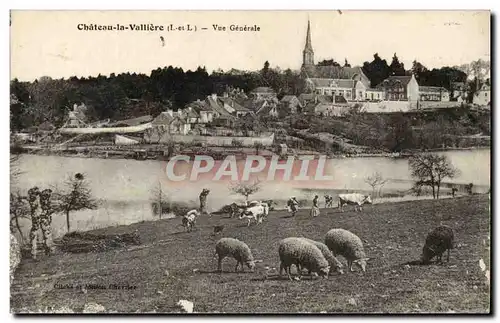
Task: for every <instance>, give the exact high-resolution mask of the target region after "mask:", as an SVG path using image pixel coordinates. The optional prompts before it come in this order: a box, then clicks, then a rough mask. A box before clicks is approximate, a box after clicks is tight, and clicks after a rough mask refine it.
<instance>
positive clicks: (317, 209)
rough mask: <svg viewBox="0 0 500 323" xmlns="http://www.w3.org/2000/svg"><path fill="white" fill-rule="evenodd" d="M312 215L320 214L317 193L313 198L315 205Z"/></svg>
mask: <svg viewBox="0 0 500 323" xmlns="http://www.w3.org/2000/svg"><path fill="white" fill-rule="evenodd" d="M311 215H312V216H313V217H317V216H318V215H319V196H318V195H315V196H314V199H313V205H312V208H311Z"/></svg>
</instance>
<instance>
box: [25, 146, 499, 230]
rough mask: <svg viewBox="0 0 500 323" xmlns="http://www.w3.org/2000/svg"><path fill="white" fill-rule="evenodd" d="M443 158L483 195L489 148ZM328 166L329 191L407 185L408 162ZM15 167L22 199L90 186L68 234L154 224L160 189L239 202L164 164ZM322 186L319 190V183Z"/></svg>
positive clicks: (56, 221) (39, 161)
mask: <svg viewBox="0 0 500 323" xmlns="http://www.w3.org/2000/svg"><path fill="white" fill-rule="evenodd" d="M442 154H444V155H446V156H448V158H449V159H450V161H451V163H452V164H453V165H454V166H455V167H456V168H458V169H459V171H460V174H459V175H458V176H457V177H456V178H454V179H453V182H455V183H463V184H467V183H473V184H474V185H475V186H478V187H479V186H483V187H484V188H486V190H487V189H488V188H489V185H490V168H491V166H490V149H477V150H457V151H446V152H442ZM329 165H330V170H331V173H330V174H331V175H332V176H333V180H332V181H330V182H329V183H328V184H327V185H326V187H328V188H331V189H332V191H333V190H348V191H355V190H370V189H371V188H370V187H369V186H368V185H367V184H366V183H365V178H366V177H367V176H370V175H372V174H373V173H374V172H375V171H377V172H380V173H381V174H382V177H383V178H385V179H389V181H388V183H387V184H386V185H385V186H384V192H389V191H404V190H407V189H408V188H409V187H410V186H411V182H410V180H411V176H410V172H409V169H408V160H407V159H399V158H397V159H394V158H387V157H362V158H344V159H333V160H330V161H329ZM19 167H20V170H21V171H22V172H23V173H22V175H21V176H20V178H19V180H18V184H17V187H18V188H19V189H20V191H21V192H22V193H23V194H26V192H27V190H28V189H29V188H30V187H32V186H35V185H36V186H38V187H40V188H42V189H43V188H47V187H56V188H63V187H64V181H65V179H67V178H68V176H70V175H71V174H74V173H77V172H81V173H85V174H86V178H87V179H88V182H89V187H90V189H91V190H92V193H93V195H94V196H95V197H96V198H98V199H99V200H101V204H100V207H99V208H98V209H97V210H85V211H79V212H74V213H72V215H71V227H72V230H88V229H94V228H101V227H106V226H113V225H122V224H130V223H134V222H139V221H143V220H153V219H155V218H156V216H155V215H154V214H153V212H152V209H151V199H152V195H153V192H154V190H155V188H157V187H158V186H159V185H162V189H163V190H164V191H165V192H166V195H167V196H168V197H169V199H171V200H174V201H183V202H189V203H191V204H192V205H193V207H196V206H197V203H198V202H197V200H198V195H199V193H200V191H201V189H202V188H203V187H208V188H210V190H211V192H210V195H209V198H208V208H209V209H211V210H216V209H218V208H220V206H222V205H224V204H227V203H228V202H231V201H237V200H241V197H238V196H236V195H231V194H230V192H229V190H228V184H229V183H228V182H227V181H220V182H210V181H208V180H207V181H199V182H182V183H176V185H169V183H168V182H166V181H165V178H166V175H165V162H160V161H149V160H147V161H137V160H131V159H94V158H75V157H59V156H40V155H23V156H22V158H21V160H20V165H19ZM160 183H161V184H160ZM308 183H309V187H308V188H313V187H311V185H310V183H311V182H310V181H309V182H308ZM321 186H322V187H321V189H322V190H324V189H325V185H324V183H323V184H322V185H321ZM318 188H319V187H318ZM310 194H311V193H310V192H309V193H307V192H303V191H301V190H298V189H297V186H296V185H293V186H292V185H283V184H281V185H278V184H277V183H267V184H266V183H264V185H263V188H262V190H261V191H260V192H259V193H257V194H255V195H253V196H252V197H251V198H252V199H253V198H255V199H261V198H262V199H263V198H266V199H267V198H269V199H277V200H285V199H286V198H288V197H289V196H292V195H295V196H297V197H299V198H301V197H302V198H303V197H306V196H307V197H309V196H310ZM22 224H23V227H24V230H27V229H29V221H26V222H23V223H22ZM53 230H54V235H55V236H56V237H57V236H61V235H62V234H64V233H65V232H66V227H65V218H64V216H62V215H55V216H54V218H53Z"/></svg>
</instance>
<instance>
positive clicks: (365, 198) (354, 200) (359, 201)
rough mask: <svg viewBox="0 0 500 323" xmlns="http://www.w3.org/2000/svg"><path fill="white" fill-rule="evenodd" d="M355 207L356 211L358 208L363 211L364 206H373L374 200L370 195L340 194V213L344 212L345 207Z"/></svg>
mask: <svg viewBox="0 0 500 323" xmlns="http://www.w3.org/2000/svg"><path fill="white" fill-rule="evenodd" d="M346 204H348V205H354V211H357V210H356V206H357V207H358V209H359V211H360V212H361V211H362V207H361V206H362V205H363V204H372V198H371V196H370V195H364V194H360V193H350V194H339V208H340V212H344V205H346Z"/></svg>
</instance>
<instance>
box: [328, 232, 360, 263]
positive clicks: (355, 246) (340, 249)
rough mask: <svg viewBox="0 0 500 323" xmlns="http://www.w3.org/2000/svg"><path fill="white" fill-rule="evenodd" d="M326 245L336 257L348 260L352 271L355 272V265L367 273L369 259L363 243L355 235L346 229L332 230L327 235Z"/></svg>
mask: <svg viewBox="0 0 500 323" xmlns="http://www.w3.org/2000/svg"><path fill="white" fill-rule="evenodd" d="M325 244H326V245H327V247H328V249H330V250H331V251H332V253H333V255H334V256H335V257H336V256H338V255H341V256H342V257H344V258H345V259H346V260H347V266H348V267H349V270H350V271H353V270H352V266H353V264H357V265H358V266H359V267H361V269H362V270H363V271H366V262H367V261H368V259H369V258H367V257H366V255H365V250H364V247H363V242H362V241H361V239H360V238H359V237H358V236H357V235H355V234H354V233H352V232H350V231H347V230H344V229H331V230H330V231H328V232H327V233H326V236H325Z"/></svg>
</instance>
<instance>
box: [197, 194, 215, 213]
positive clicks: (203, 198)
mask: <svg viewBox="0 0 500 323" xmlns="http://www.w3.org/2000/svg"><path fill="white" fill-rule="evenodd" d="M208 193H210V190H209V189H206V188H204V189H203V190H202V191H201V193H200V213H201V214H207V215H208V216H212V215H211V214H210V213H208V211H207V196H208Z"/></svg>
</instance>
